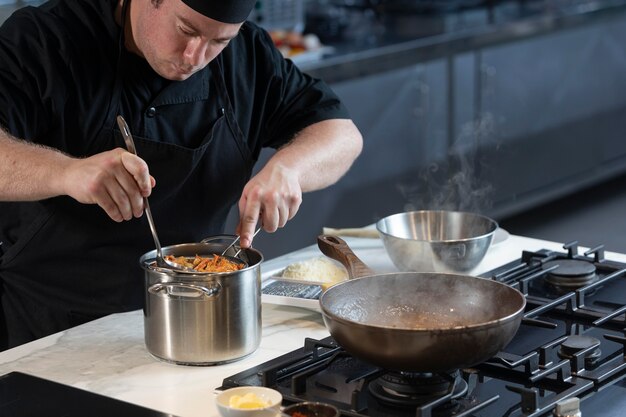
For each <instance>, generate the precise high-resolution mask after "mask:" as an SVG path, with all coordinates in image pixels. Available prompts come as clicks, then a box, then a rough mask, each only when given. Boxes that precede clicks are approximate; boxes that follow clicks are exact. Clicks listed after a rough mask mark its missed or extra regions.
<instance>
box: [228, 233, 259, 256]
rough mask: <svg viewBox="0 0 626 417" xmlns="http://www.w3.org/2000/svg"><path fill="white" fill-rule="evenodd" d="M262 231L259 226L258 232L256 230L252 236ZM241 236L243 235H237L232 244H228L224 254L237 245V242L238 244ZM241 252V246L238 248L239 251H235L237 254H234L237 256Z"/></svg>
mask: <svg viewBox="0 0 626 417" xmlns="http://www.w3.org/2000/svg"><path fill="white" fill-rule="evenodd" d="M260 231H261V228H260V227H259V228H258V229H256V232H254V234H253V235H252V237H255V236H256V235H257V233H259V232H260ZM240 237H241V236H239V235H237V237H236V238H235V240H233V242H232V243H231V244H230V245H228V246H226V249H224V251H223V252H222V256H224V255H225V254H226V252H227V251H228V249H230V248H232V247H233V246H235V244H236V243H237V242H239V238H240ZM240 252H241V248H239V250H238V251H237V252H235V254H234V255H233V257H234V258H236V257H237V256H238V255H239V253H240Z"/></svg>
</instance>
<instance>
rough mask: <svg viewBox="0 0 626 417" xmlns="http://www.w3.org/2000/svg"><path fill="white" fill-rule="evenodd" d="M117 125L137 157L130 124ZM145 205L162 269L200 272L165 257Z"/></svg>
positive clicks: (145, 203) (130, 150) (146, 203)
mask: <svg viewBox="0 0 626 417" xmlns="http://www.w3.org/2000/svg"><path fill="white" fill-rule="evenodd" d="M117 125H118V126H119V128H120V131H121V132H122V136H123V137H124V142H126V148H128V151H129V152H131V153H133V154H135V155H137V148H135V142H134V141H133V137H132V136H131V134H130V129H129V128H128V124H127V123H126V120H124V118H123V117H122V116H117ZM143 205H144V207H145V212H146V217H147V218H148V224H150V231H151V232H152V237H153V238H154V245H155V246H156V264H157V266H159V267H161V268H171V269H175V270H179V271H185V272H198V271H196V270H195V269H193V268H189V267H186V266H184V265H180V264H177V263H176V262H171V261H168V260H167V259H165V258H164V257H163V250H162V249H161V242H159V237H158V236H157V232H156V227H155V226H154V220H153V219H152V211H151V210H150V204H148V198H147V197H144V198H143Z"/></svg>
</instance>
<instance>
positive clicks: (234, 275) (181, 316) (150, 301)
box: [139, 239, 263, 365]
mask: <svg viewBox="0 0 626 417" xmlns="http://www.w3.org/2000/svg"><path fill="white" fill-rule="evenodd" d="M206 240H207V239H205V241H203V242H199V243H183V244H178V245H172V246H166V247H164V248H163V249H162V250H163V254H164V255H171V254H176V255H177V256H195V255H196V254H200V255H201V256H211V255H213V254H220V253H221V252H222V249H223V247H224V242H210V241H206ZM155 255H156V250H152V251H150V252H148V253H146V254H144V255H143V256H142V257H141V258H140V259H139V263H140V265H141V267H142V268H143V270H144V279H145V287H146V290H145V306H144V336H145V343H146V347H147V349H148V351H149V352H150V353H151V354H152V355H153V356H155V357H157V358H159V359H161V360H164V361H168V362H174V363H177V364H185V365H214V364H218V363H226V362H232V361H235V360H238V359H241V358H243V357H245V356H247V355H249V354H251V353H253V352H254V351H255V350H256V349H257V348H258V347H259V344H260V342H261V267H260V265H261V262H262V261H263V256H262V255H261V253H260V252H258V251H256V250H255V249H252V248H247V249H244V250H243V251H242V253H241V260H242V261H243V262H245V263H246V265H247V266H246V267H244V268H243V269H240V270H238V271H233V272H217V273H195V274H189V273H186V272H184V271H179V270H175V269H168V268H159V267H158V266H156V265H155V264H154V257H155ZM181 324H184V325H181Z"/></svg>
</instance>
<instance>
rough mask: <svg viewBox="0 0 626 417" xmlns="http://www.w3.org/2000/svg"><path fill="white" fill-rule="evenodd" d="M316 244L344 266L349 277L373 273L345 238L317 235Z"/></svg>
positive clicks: (324, 252) (325, 253)
mask: <svg viewBox="0 0 626 417" xmlns="http://www.w3.org/2000/svg"><path fill="white" fill-rule="evenodd" d="M317 246H318V247H319V248H320V251H322V253H323V254H324V255H326V256H328V257H329V258H331V259H334V260H336V261H338V262H340V263H341V264H342V265H343V266H345V267H346V269H347V270H348V276H349V277H350V278H361V277H365V276H368V275H374V274H375V273H374V271H372V270H371V269H370V268H369V267H368V266H367V265H365V264H364V263H363V261H362V260H360V259H359V257H358V256H356V254H355V253H354V252H353V251H352V249H350V246H348V244H347V243H346V242H345V240H343V239H341V238H340V237H337V236H328V235H319V236H318V237H317Z"/></svg>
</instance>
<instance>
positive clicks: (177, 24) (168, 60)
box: [126, 0, 242, 80]
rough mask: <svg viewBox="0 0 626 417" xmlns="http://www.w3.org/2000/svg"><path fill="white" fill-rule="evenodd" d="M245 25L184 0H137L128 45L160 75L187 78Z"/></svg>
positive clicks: (221, 48)
mask: <svg viewBox="0 0 626 417" xmlns="http://www.w3.org/2000/svg"><path fill="white" fill-rule="evenodd" d="M241 25H242V23H236V24H228V23H222V22H218V21H216V20H213V19H210V18H208V17H206V16H204V15H202V14H200V13H198V12H196V11H195V10H193V9H192V8H190V7H189V6H187V5H186V4H185V3H183V2H182V1H181V0H133V1H132V2H131V3H130V25H129V26H130V28H131V31H132V33H130V34H129V33H128V32H127V33H126V39H127V43H126V47H127V48H129V49H130V50H131V51H133V52H135V53H137V54H138V55H140V56H142V57H144V58H145V59H146V60H147V61H148V63H149V64H150V66H151V67H152V68H153V69H154V70H155V71H156V72H157V73H158V74H159V75H160V76H162V77H164V78H167V79H169V80H185V79H187V78H189V77H190V76H191V75H192V74H194V73H195V72H197V71H199V70H201V69H202V68H204V67H206V66H207V65H208V64H209V62H211V61H212V60H213V58H215V57H216V56H217V55H218V54H219V53H220V52H222V50H223V49H224V48H226V46H228V43H229V41H230V40H231V39H233V38H234V37H235V36H237V33H239V29H240V28H241ZM127 26H128V25H127Z"/></svg>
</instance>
